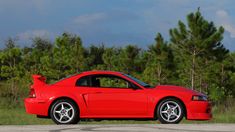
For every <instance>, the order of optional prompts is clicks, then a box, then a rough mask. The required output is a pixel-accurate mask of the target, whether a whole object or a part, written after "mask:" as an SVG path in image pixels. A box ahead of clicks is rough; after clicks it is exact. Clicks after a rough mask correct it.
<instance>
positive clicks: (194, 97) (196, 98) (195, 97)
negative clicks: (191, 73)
mask: <svg viewBox="0 0 235 132" xmlns="http://www.w3.org/2000/svg"><path fill="white" fill-rule="evenodd" d="M192 100H193V101H207V97H206V96H202V95H194V96H193V97H192Z"/></svg>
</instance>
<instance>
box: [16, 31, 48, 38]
mask: <svg viewBox="0 0 235 132" xmlns="http://www.w3.org/2000/svg"><path fill="white" fill-rule="evenodd" d="M51 35H52V33H51V32H49V31H47V30H29V31H26V32H23V33H19V34H18V35H17V36H18V37H19V39H20V40H29V39H32V38H34V37H50V36H51Z"/></svg>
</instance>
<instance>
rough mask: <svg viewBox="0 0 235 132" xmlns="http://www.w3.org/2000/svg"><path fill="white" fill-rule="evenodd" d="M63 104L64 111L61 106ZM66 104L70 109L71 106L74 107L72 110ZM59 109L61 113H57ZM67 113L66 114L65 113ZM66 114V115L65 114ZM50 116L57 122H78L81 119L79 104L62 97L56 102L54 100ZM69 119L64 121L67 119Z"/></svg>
mask: <svg viewBox="0 0 235 132" xmlns="http://www.w3.org/2000/svg"><path fill="white" fill-rule="evenodd" d="M62 104H63V108H64V109H63V110H64V111H65V112H64V111H62V107H61V108H59V107H60V106H59V105H62ZM66 106H67V107H68V108H69V109H70V107H71V108H72V109H71V110H69V109H66ZM57 109H61V110H60V111H59V112H61V113H59V112H58V113H57ZM65 113H66V114H65ZM65 115H66V116H65ZM69 115H71V118H69ZM61 116H63V117H62V120H61V121H60V120H59V118H60V117H61ZM50 117H51V119H52V120H53V121H54V122H55V123H56V124H77V123H78V122H79V120H80V118H79V109H78V108H77V105H76V104H75V103H74V102H73V101H71V100H69V99H60V100H57V101H56V102H54V103H53V104H52V106H51V109H50ZM66 119H67V121H63V120H66Z"/></svg>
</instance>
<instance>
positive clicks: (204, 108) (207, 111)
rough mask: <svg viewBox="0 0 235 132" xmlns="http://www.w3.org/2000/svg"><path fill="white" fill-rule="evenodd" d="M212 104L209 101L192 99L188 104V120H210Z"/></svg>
mask: <svg viewBox="0 0 235 132" xmlns="http://www.w3.org/2000/svg"><path fill="white" fill-rule="evenodd" d="M211 110H212V106H211V103H210V102H208V101H191V102H190V103H189V104H188V105H187V119H188V120H210V119H211V118H212V113H211Z"/></svg>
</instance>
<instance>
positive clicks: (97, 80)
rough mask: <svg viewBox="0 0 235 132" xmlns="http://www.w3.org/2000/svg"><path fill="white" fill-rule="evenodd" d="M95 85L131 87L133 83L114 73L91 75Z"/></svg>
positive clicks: (92, 82)
mask: <svg viewBox="0 0 235 132" xmlns="http://www.w3.org/2000/svg"><path fill="white" fill-rule="evenodd" d="M91 84H92V86H93V87H104V88H131V86H132V85H131V83H129V82H128V81H126V80H125V79H123V78H120V77H118V76H114V75H95V76H92V77H91Z"/></svg>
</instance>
